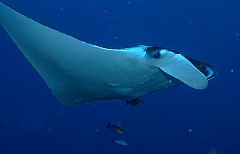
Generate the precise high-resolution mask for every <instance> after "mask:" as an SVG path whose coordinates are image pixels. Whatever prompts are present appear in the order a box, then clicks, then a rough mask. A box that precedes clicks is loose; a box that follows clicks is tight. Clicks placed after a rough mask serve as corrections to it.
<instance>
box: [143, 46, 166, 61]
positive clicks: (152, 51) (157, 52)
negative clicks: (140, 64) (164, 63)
mask: <svg viewBox="0 0 240 154" xmlns="http://www.w3.org/2000/svg"><path fill="white" fill-rule="evenodd" d="M162 49H163V48H161V47H148V48H147V49H146V53H147V54H148V55H149V56H151V57H153V58H156V59H158V58H160V57H161V50H162Z"/></svg>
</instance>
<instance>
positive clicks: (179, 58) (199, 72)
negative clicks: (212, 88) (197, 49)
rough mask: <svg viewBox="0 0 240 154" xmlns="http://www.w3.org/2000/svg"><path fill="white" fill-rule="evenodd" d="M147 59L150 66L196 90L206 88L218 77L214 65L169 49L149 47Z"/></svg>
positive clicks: (146, 51)
mask: <svg viewBox="0 0 240 154" xmlns="http://www.w3.org/2000/svg"><path fill="white" fill-rule="evenodd" d="M145 59H146V62H147V64H148V65H150V66H153V67H158V68H159V69H160V70H162V71H163V72H165V73H166V74H168V75H170V76H172V77H174V78H176V79H178V80H180V81H181V82H183V83H185V84H187V85H189V86H190V87H193V88H195V89H204V88H206V87H207V85H208V80H210V79H212V78H214V77H216V76H217V70H216V69H215V68H214V67H213V66H212V65H209V64H207V63H205V62H201V61H198V60H195V59H193V58H190V57H188V56H186V55H183V54H180V53H179V52H178V51H176V50H172V49H168V48H162V47H155V46H147V47H146V48H145Z"/></svg>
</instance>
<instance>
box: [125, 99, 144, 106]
mask: <svg viewBox="0 0 240 154" xmlns="http://www.w3.org/2000/svg"><path fill="white" fill-rule="evenodd" d="M142 103H143V102H142V101H141V100H140V99H138V98H134V99H132V100H130V101H129V100H127V99H126V104H125V105H128V104H130V105H132V106H139V105H142Z"/></svg>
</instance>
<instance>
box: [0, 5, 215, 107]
mask: <svg viewBox="0 0 240 154" xmlns="http://www.w3.org/2000/svg"><path fill="white" fill-rule="evenodd" d="M0 24H1V26H2V27H3V28H4V30H5V31H6V32H7V34H8V35H9V36H10V37H11V39H12V40H13V42H14V43H15V44H16V45H17V47H18V48H19V50H20V51H21V52H22V53H23V55H24V56H25V57H26V59H27V60H28V61H29V62H30V63H31V65H32V66H33V67H34V68H35V69H36V71H37V72H38V73H39V74H40V76H41V77H42V78H43V80H44V81H45V82H46V84H47V86H48V87H49V88H50V90H51V92H52V94H53V95H54V96H55V98H56V99H57V100H59V101H60V102H61V103H62V104H64V105H65V106H67V107H73V106H76V105H78V104H83V103H87V102H106V101H115V100H121V99H126V98H137V97H140V96H144V95H148V94H150V93H154V92H158V91H161V90H165V89H168V88H171V87H175V86H178V85H180V84H183V83H185V84H186V85H188V86H190V87H192V88H195V89H204V88H206V87H207V86H208V80H210V79H212V78H214V77H216V76H217V70H216V69H215V68H214V67H213V66H212V65H209V64H207V63H204V62H201V61H198V60H195V59H193V58H190V57H189V56H186V55H183V54H181V53H179V52H178V51H175V50H171V49H169V48H162V47H155V46H145V45H140V46H136V47H131V48H123V49H107V48H102V47H99V46H95V45H91V44H88V43H85V42H83V41H80V40H78V39H76V38H74V37H72V36H69V35H66V34H64V33H61V32H59V31H57V30H54V29H52V28H49V27H47V26H45V25H43V24H40V23H39V22H36V21H34V20H32V19H30V18H28V17H26V16H24V15H22V14H20V13H19V12H17V11H15V10H13V9H11V8H10V7H8V6H6V5H5V4H3V3H1V2H0Z"/></svg>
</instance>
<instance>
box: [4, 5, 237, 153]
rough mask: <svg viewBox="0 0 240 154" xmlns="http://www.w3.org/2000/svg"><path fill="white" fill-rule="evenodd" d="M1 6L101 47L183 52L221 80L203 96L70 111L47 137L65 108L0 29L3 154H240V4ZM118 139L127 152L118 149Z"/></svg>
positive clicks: (177, 95)
mask: <svg viewBox="0 0 240 154" xmlns="http://www.w3.org/2000/svg"><path fill="white" fill-rule="evenodd" d="M2 2H4V3H5V4H7V5H8V6H10V7H12V8H14V9H16V10H18V11H19V12H21V13H23V14H24V15H27V16H28V17H30V18H33V19H34V20H36V21H39V22H41V23H44V24H45V25H48V26H50V27H52V28H54V29H57V30H59V31H62V32H64V33H67V34H69V35H72V36H74V37H76V38H78V39H80V40H83V41H85V42H88V43H91V44H95V45H99V46H102V47H108V48H123V47H131V46H135V45H139V44H145V45H155V46H163V47H168V48H173V49H177V50H178V51H180V52H182V53H184V54H187V55H189V56H191V57H194V58H196V59H199V60H202V61H206V62H208V63H210V64H212V65H214V66H215V67H216V68H217V69H218V71H219V76H218V77H217V78H215V79H213V80H211V81H210V82H209V87H208V88H206V89H205V90H201V91H200V90H195V89H192V88H190V87H188V86H186V85H181V86H178V87H176V88H173V89H169V90H166V91H162V92H159V93H155V94H152V95H148V96H145V97H142V98H141V99H142V100H143V101H144V104H143V105H142V106H139V107H132V106H125V105H124V104H125V102H124V100H122V101H118V102H112V103H89V104H85V105H80V106H77V107H74V108H70V109H68V108H67V109H64V110H63V111H62V112H61V113H60V114H59V115H58V116H57V117H56V118H55V119H53V121H52V122H51V123H49V124H48V125H47V127H46V128H45V129H44V130H43V131H42V132H41V133H40V132H39V130H40V128H41V127H42V126H43V125H44V123H45V122H46V121H48V120H49V119H50V118H51V117H52V116H53V115H54V114H55V113H56V112H57V110H59V109H60V108H61V107H62V104H60V103H59V102H58V101H57V100H56V99H55V98H54V97H53V96H52V94H51V92H50V90H49V89H48V88H47V86H46V84H45V83H44V81H43V80H42V79H41V77H40V76H39V75H38V73H37V72H36V71H35V70H34V69H33V68H32V66H31V65H30V64H29V62H28V61H27V60H26V59H25V57H24V56H23V55H22V54H21V52H20V51H19V50H18V49H17V47H16V46H15V45H14V43H13V42H12V41H11V39H10V38H9V37H8V36H7V34H6V33H5V32H4V30H3V29H2V28H0V153H105V154H107V153H114V154H123V153H139V154H141V153H154V154H155V153H163V154H226V153H227V154H235V153H236V154H237V153H240V101H239V100H240V82H239V71H240V69H239V67H240V59H239V58H240V1H239V0H229V1H226V0H218V1H216V0H194V1H190V0H182V1H179V0H80V1H77V0H58V1H48V0H41V1H32V0H24V1H23V0H18V1H17V0H2ZM231 70H232V71H231ZM107 122H111V123H113V124H118V125H120V126H121V127H122V129H123V130H124V134H121V135H119V134H115V133H114V132H112V131H110V130H108V129H106V128H105V126H106V125H107ZM189 129H191V130H192V132H189ZM113 137H115V138H116V139H119V140H125V141H127V142H128V143H129V145H128V146H126V147H123V146H120V145H117V144H112V143H111V141H112V138H113ZM214 152H215V153H214Z"/></svg>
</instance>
